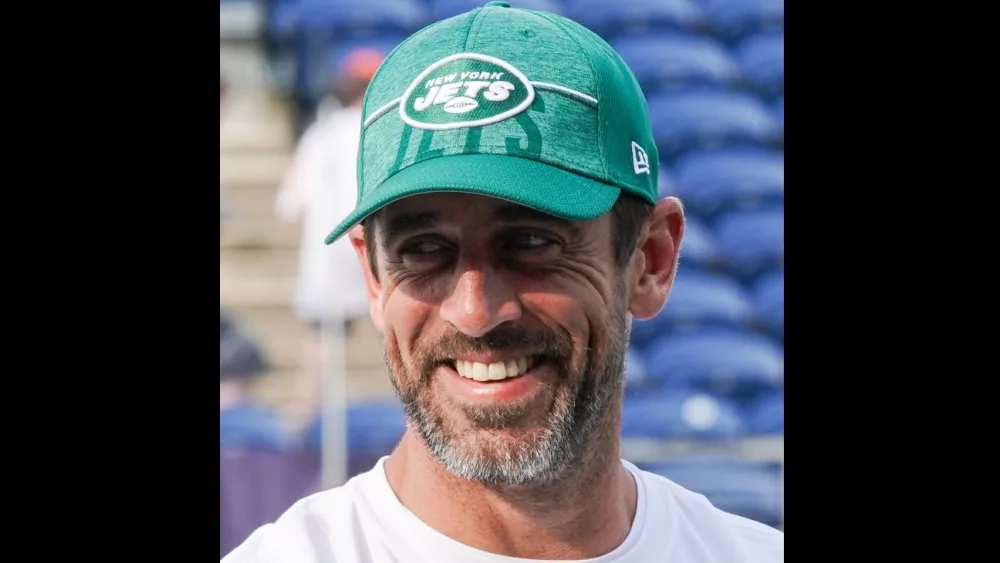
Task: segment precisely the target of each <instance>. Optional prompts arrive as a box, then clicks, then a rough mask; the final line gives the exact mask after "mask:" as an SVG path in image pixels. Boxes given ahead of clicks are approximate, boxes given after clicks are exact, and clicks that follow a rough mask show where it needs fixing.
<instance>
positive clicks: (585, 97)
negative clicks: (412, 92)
mask: <svg viewBox="0 0 1000 563" xmlns="http://www.w3.org/2000/svg"><path fill="white" fill-rule="evenodd" d="M531 85H532V86H534V87H535V88H541V89H543V90H556V91H558V92H562V93H564V94H568V95H570V96H572V97H574V98H577V99H578V100H580V101H583V102H586V103H588V104H590V105H592V106H596V105H597V98H595V97H593V96H588V95H587V94H584V93H583V92H577V91H576V90H573V89H571V88H566V87H565V86H559V85H558V84H551V83H549V82H532V83H531ZM402 100H403V98H396V99H395V100H392V101H391V102H389V103H387V104H385V105H384V106H382V107H380V108H378V109H377V110H375V111H374V112H373V113H372V114H371V115H369V116H368V119H366V120H365V125H364V126H365V127H366V128H367V127H368V126H369V125H371V124H372V122H373V121H375V120H376V119H378V118H380V117H382V116H383V115H384V114H385V113H387V112H389V111H391V110H392V108H394V107H396V104H398V103H400V102H401V101H402Z"/></svg>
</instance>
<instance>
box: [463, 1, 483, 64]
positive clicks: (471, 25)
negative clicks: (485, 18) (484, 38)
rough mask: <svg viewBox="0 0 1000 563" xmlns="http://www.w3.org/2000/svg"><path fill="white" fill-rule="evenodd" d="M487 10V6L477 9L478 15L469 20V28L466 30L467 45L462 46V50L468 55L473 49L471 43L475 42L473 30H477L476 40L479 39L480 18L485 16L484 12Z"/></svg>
mask: <svg viewBox="0 0 1000 563" xmlns="http://www.w3.org/2000/svg"><path fill="white" fill-rule="evenodd" d="M485 9H486V6H483V7H480V8H476V15H474V16H472V17H471V18H469V27H468V28H467V29H466V30H465V43H464V44H463V45H462V50H463V51H465V52H466V53H468V52H469V49H471V48H472V47H470V46H469V43H470V42H472V41H474V39H473V31H472V30H473V28H476V29H477V33H476V34H475V35H476V39H478V38H479V34H478V28H477V24H478V23H479V18H480V16H482V15H483V11H484V10H485Z"/></svg>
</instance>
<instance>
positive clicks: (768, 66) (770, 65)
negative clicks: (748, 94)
mask: <svg viewBox="0 0 1000 563" xmlns="http://www.w3.org/2000/svg"><path fill="white" fill-rule="evenodd" d="M736 59H737V61H739V68H740V74H742V75H743V80H744V82H745V83H746V84H747V85H748V86H750V87H751V88H752V89H754V90H755V91H756V92H757V93H758V94H760V95H762V96H764V97H766V98H769V99H773V98H776V97H777V96H779V95H780V94H781V93H782V92H784V90H785V33H784V31H775V32H767V33H758V34H756V35H752V36H750V37H748V38H747V39H745V40H744V41H743V42H742V43H740V45H739V47H738V48H737V51H736Z"/></svg>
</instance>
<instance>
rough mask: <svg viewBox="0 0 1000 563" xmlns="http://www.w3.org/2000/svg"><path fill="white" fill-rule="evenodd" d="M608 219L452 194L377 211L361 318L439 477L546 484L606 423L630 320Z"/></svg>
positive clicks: (616, 403)
mask: <svg viewBox="0 0 1000 563" xmlns="http://www.w3.org/2000/svg"><path fill="white" fill-rule="evenodd" d="M612 223H613V219H612V218H611V217H610V216H608V215H605V216H603V217H601V218H599V219H597V220H594V221H590V222H586V223H570V222H564V221H560V220H558V219H555V218H553V217H550V216H547V215H544V214H541V213H539V212H537V211H533V210H530V209H528V208H526V207H522V206H519V205H515V204H511V203H508V202H504V201H502V200H498V199H493V198H488V197H483V196H475V195H465V194H428V195H421V196H414V197H410V198H406V199H404V200H401V201H399V202H397V203H394V204H392V205H391V206H389V207H387V208H386V209H385V210H384V211H383V212H382V213H381V214H380V215H379V217H378V219H377V221H376V233H377V236H376V245H377V247H378V253H377V256H378V264H379V267H378V273H379V278H378V280H377V281H375V280H374V279H370V280H369V285H370V287H371V298H372V315H373V319H374V320H375V322H376V324H377V325H379V326H380V327H381V328H382V331H383V334H384V339H385V351H386V359H387V363H388V365H389V368H390V370H391V372H392V377H393V384H394V385H395V387H396V389H397V392H398V393H399V396H400V398H401V399H402V401H403V403H404V406H405V408H406V411H407V415H408V417H409V420H410V421H411V423H412V424H413V426H414V428H415V429H416V430H417V432H418V433H419V435H420V436H421V438H422V439H423V440H424V441H425V442H426V444H427V445H428V447H429V449H430V450H431V452H432V454H433V455H434V456H435V457H436V458H437V459H438V460H439V461H440V462H441V463H442V464H443V465H444V466H445V467H446V468H447V469H448V470H449V471H451V472H452V473H454V474H456V475H459V476H462V477H465V478H467V479H472V480H476V481H481V482H486V483H491V484H521V483H539V482H545V481H550V480H551V479H553V478H555V477H557V476H559V475H561V474H562V473H563V472H564V471H565V470H566V469H567V468H568V467H570V466H571V465H573V464H574V463H575V462H577V461H578V460H579V457H580V455H581V454H582V453H583V452H584V450H585V449H586V446H587V445H588V444H590V443H591V442H592V441H593V439H594V437H595V436H596V435H597V434H599V433H600V432H601V431H602V430H604V429H607V428H609V427H613V425H614V423H615V421H616V420H617V416H616V415H617V412H616V411H617V410H619V407H620V396H621V390H622V367H623V358H624V352H625V348H626V346H627V341H628V322H629V317H628V302H627V301H628V297H627V295H626V294H627V287H626V286H627V283H626V275H625V272H624V271H621V270H620V268H619V267H617V266H616V263H615V260H614V250H613V247H612V243H611V239H612ZM366 267H367V263H366Z"/></svg>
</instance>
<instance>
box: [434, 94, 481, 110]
mask: <svg viewBox="0 0 1000 563" xmlns="http://www.w3.org/2000/svg"><path fill="white" fill-rule="evenodd" d="M477 107H479V102H477V101H476V100H473V99H472V98H466V97H465V96H461V97H458V98H452V99H451V100H449V101H448V102H447V103H445V104H444V107H442V108H441V109H443V110H444V111H446V112H448V113H469V112H470V111H472V110H474V109H476V108H477Z"/></svg>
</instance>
